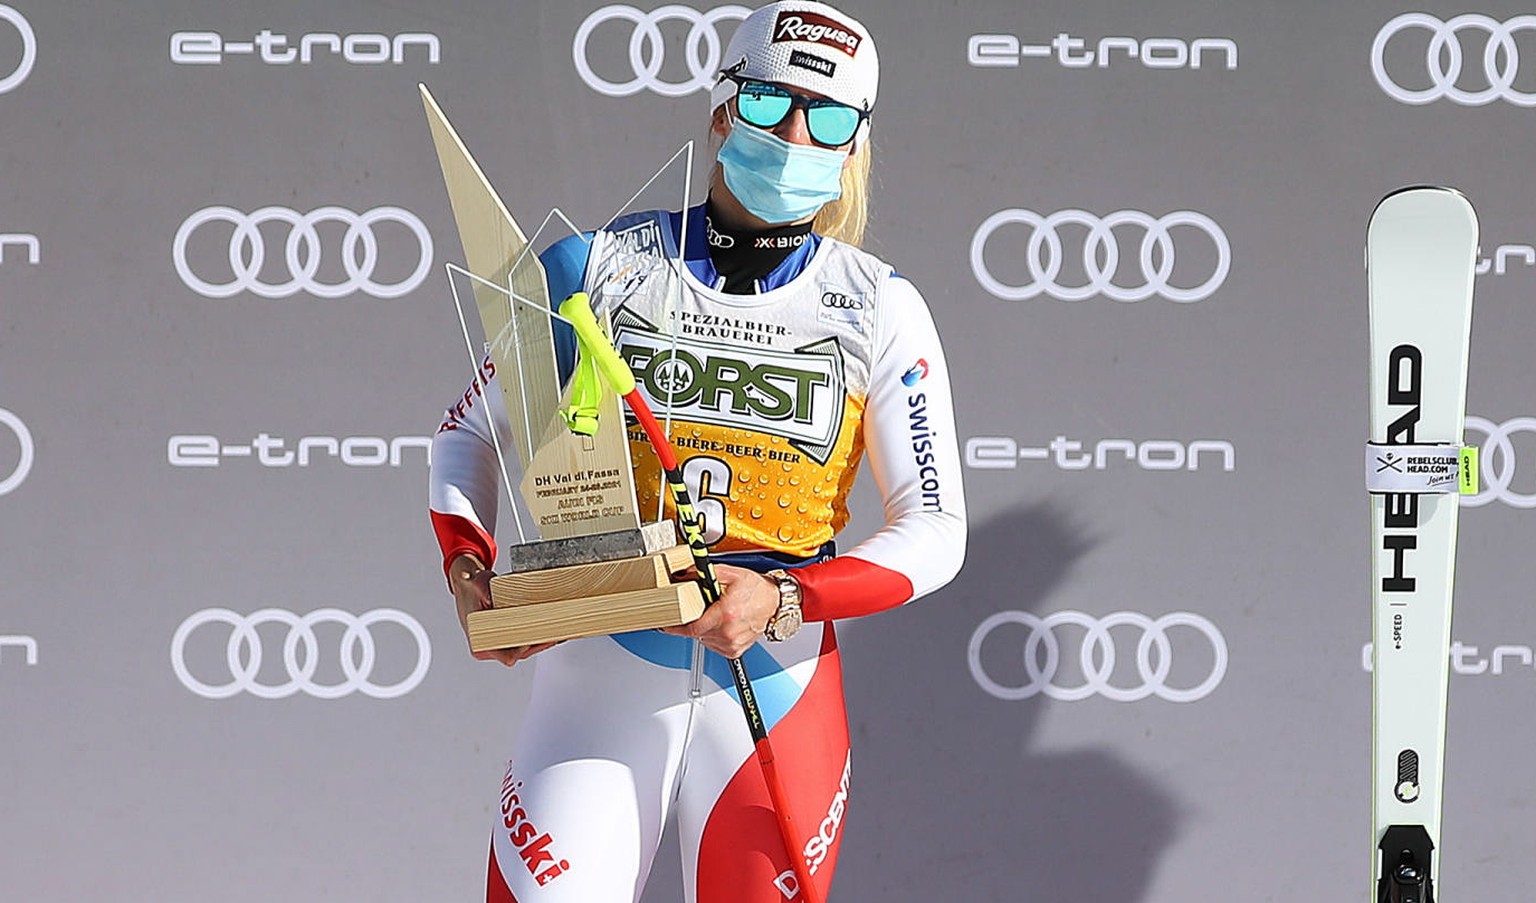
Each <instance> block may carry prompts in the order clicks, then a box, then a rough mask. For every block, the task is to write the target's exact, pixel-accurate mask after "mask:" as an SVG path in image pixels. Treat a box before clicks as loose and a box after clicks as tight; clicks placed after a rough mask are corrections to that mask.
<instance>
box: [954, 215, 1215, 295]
mask: <svg viewBox="0 0 1536 903" xmlns="http://www.w3.org/2000/svg"><path fill="white" fill-rule="evenodd" d="M1014 225H1017V226H1025V227H1027V228H1028V229H1029V233H1030V235H1029V241H1028V243H1027V244H1026V245H1025V248H1024V253H1023V254H1022V255H1021V254H1019V253H1017V248H1016V247H1015V248H1014V249H1013V250H1012V251H1011V252H1010V254H1009V255H1008V256H1009V259H1010V260H1013V259H1019V258H1021V257H1022V259H1023V261H1024V263H1025V265H1026V266H1027V267H1028V269H1029V281H1027V282H1024V283H1022V284H1019V285H1010V284H1009V283H1006V282H1003V281H1002V280H1001V279H998V278H997V277H996V276H994V275H993V274H992V271H991V270H990V269H988V268H987V262H986V250H987V244H988V242H990V241H991V240H992V237H993V234H994V233H996V232H997V230H999V229H1001V228H1003V227H1004V226H1014ZM1062 226H1081V227H1084V228H1086V229H1087V230H1088V234H1087V237H1086V239H1084V242H1083V250H1082V264H1083V272H1084V273H1085V274H1086V281H1085V282H1084V283H1083V284H1082V285H1063V284H1061V282H1060V281H1058V280H1059V278H1060V276H1061V269H1062V263H1063V262H1064V260H1065V243H1064V242H1063V241H1062V235H1061V231H1060V229H1061V227H1062ZM1122 226H1125V227H1133V228H1135V229H1139V230H1141V232H1142V236H1141V252H1140V254H1139V255H1138V258H1137V262H1138V265H1139V266H1140V268H1141V282H1140V284H1139V285H1133V286H1122V285H1117V284H1115V282H1114V278H1115V274H1116V271H1117V270H1118V269H1119V266H1120V248H1119V243H1118V242H1117V241H1116V238H1115V234H1114V230H1115V229H1117V228H1120V227H1122ZM1180 226H1185V227H1189V228H1190V229H1193V230H1194V231H1197V232H1199V233H1201V234H1203V235H1204V236H1205V239H1206V240H1207V241H1209V242H1210V243H1211V244H1212V245H1213V246H1214V247H1215V251H1216V264H1215V268H1214V270H1213V272H1212V273H1211V275H1210V276H1209V277H1207V278H1206V280H1205V281H1204V282H1202V283H1200V284H1199V285H1195V286H1193V287H1190V288H1181V287H1179V286H1176V285H1174V284H1173V283H1172V282H1171V281H1170V280H1171V278H1172V276H1173V268H1174V262H1175V261H1174V256H1175V255H1174V240H1173V232H1172V230H1173V229H1175V228H1177V227H1180ZM1231 267H1232V246H1231V245H1230V244H1229V243H1228V242H1227V235H1226V233H1225V232H1223V231H1222V230H1221V227H1220V226H1218V225H1216V221H1215V220H1213V219H1211V218H1210V217H1208V216H1206V215H1205V214H1203V213H1196V212H1195V211H1193V210H1178V211H1175V212H1173V213H1169V214H1167V215H1165V216H1160V217H1154V216H1151V215H1150V214H1146V213H1142V212H1141V211H1139V210H1117V211H1115V212H1114V213H1111V214H1109V215H1108V216H1102V217H1101V216H1095V215H1094V214H1092V213H1089V212H1088V211H1086V210H1058V211H1056V212H1055V213H1050V214H1045V215H1041V214H1039V213H1036V212H1034V211H1033V210H1020V209H1018V208H1010V209H1008V210H999V211H998V212H997V213H994V214H992V215H991V216H989V217H987V218H986V220H985V221H983V222H982V224H981V226H980V227H979V228H977V230H976V235H975V237H974V238H972V239H971V272H973V273H974V274H975V275H976V281H977V282H979V283H981V287H982V288H984V289H986V290H987V291H988V292H990V293H992V294H993V295H995V296H997V297H999V298H1001V299H1003V300H1004V301H1026V300H1028V299H1030V298H1035V297H1038V296H1039V295H1042V294H1044V295H1049V296H1050V297H1052V298H1056V299H1058V300H1061V301H1082V300H1083V299H1085V298H1091V297H1093V296H1095V295H1103V296H1105V297H1107V298H1112V299H1114V300H1115V301H1142V300H1145V299H1147V298H1150V297H1152V296H1153V295H1161V296H1162V297H1164V298H1167V299H1168V300H1170V301H1179V302H1184V303H1188V302H1193V301H1204V300H1205V299H1206V298H1209V297H1210V296H1211V295H1212V294H1214V293H1215V292H1216V290H1217V289H1218V288H1220V287H1221V284H1222V282H1223V281H1225V280H1226V278H1227V272H1228V271H1229V270H1230V269H1231Z"/></svg>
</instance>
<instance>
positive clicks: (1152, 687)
mask: <svg viewBox="0 0 1536 903" xmlns="http://www.w3.org/2000/svg"><path fill="white" fill-rule="evenodd" d="M1004 624H1018V625H1020V626H1022V627H1024V628H1025V629H1026V630H1028V631H1029V635H1028V638H1027V639H1025V641H1024V647H1023V658H1024V673H1025V676H1026V679H1025V681H1024V682H1023V683H1022V684H1019V685H1017V686H1009V685H1008V684H1004V683H1001V682H999V681H997V680H995V679H994V678H993V677H992V676H991V675H990V674H988V673H987V671H986V668H985V667H984V666H983V665H982V663H981V647H982V644H983V643H985V642H986V641H987V637H988V636H989V635H990V634H991V633H992V631H993V630H996V629H997V628H998V627H1001V626H1002V625H1004ZM1062 626H1072V627H1081V628H1083V629H1084V630H1085V631H1087V633H1086V634H1085V635H1084V637H1083V641H1082V647H1081V649H1079V651H1078V661H1079V663H1080V665H1081V668H1082V673H1083V682H1082V683H1080V684H1078V685H1076V686H1062V685H1060V684H1058V683H1056V676H1057V670H1058V668H1059V666H1060V664H1061V655H1062V652H1061V641H1060V640H1059V639H1058V638H1057V636H1056V628H1058V627H1062ZM1116 627H1133V628H1136V629H1137V630H1140V631H1141V638H1140V639H1139V640H1137V642H1136V673H1137V675H1138V677H1139V678H1140V683H1138V684H1137V685H1135V686H1129V687H1118V686H1115V685H1114V684H1112V683H1111V682H1110V678H1111V677H1112V676H1113V675H1114V672H1115V661H1116V658H1117V654H1116V649H1115V638H1114V637H1113V636H1112V635H1111V634H1110V631H1111V630H1112V629H1114V628H1116ZM1180 627H1182V628H1188V629H1189V630H1192V631H1194V633H1195V634H1197V635H1199V636H1201V637H1204V638H1205V640H1206V642H1207V643H1208V644H1209V646H1210V649H1211V651H1210V655H1211V669H1210V673H1209V674H1208V675H1206V677H1205V678H1204V679H1203V680H1201V681H1200V682H1199V683H1197V684H1195V685H1194V686H1191V687H1187V688H1179V687H1171V686H1169V685H1168V675H1169V672H1170V671H1171V670H1172V668H1173V644H1172V642H1171V641H1170V639H1169V632H1170V631H1171V630H1173V629H1174V628H1180ZM1154 649H1156V650H1157V652H1156V656H1155V661H1154V655H1153V650H1154ZM1042 651H1043V654H1044V660H1043V661H1042V659H1041V655H1042ZM966 659H967V662H968V663H969V664H970V668H971V677H972V678H974V679H975V680H976V683H977V685H978V686H980V687H981V688H982V689H983V690H985V691H986V692H987V693H989V694H991V695H993V696H996V697H997V698H998V699H1009V700H1012V699H1028V698H1029V697H1031V696H1035V695H1040V694H1043V695H1045V696H1048V697H1050V698H1051V699H1059V700H1062V701H1064V702H1075V701H1077V700H1080V699H1087V698H1088V697H1090V696H1093V695H1095V694H1097V695H1099V696H1103V697H1105V698H1106V699H1110V700H1113V701H1115V702H1135V701H1137V700H1140V699H1146V698H1147V697H1148V696H1153V695H1156V696H1158V697H1159V698H1162V699H1166V700H1168V701H1169V702H1194V701H1195V700H1197V699H1203V698H1204V697H1206V696H1208V695H1210V693H1211V691H1212V690H1214V689H1216V686H1217V685H1218V684H1220V683H1221V679H1222V677H1223V676H1225V675H1226V673H1227V641H1226V638H1225V637H1223V636H1222V635H1221V631H1220V630H1218V629H1217V628H1216V625H1215V624H1212V623H1211V622H1210V621H1208V620H1206V619H1205V618H1203V617H1201V616H1200V615H1197V614H1191V613H1190V612H1184V611H1176V612H1172V613H1170V614H1166V615H1163V616H1162V617H1160V618H1151V617H1148V616H1146V615H1144V614H1141V613H1140V612H1134V611H1117V612H1113V613H1111V614H1108V615H1105V616H1104V617H1102V618H1096V617H1094V616H1092V615H1087V614H1084V613H1082V612H1080V611H1058V612H1053V613H1051V614H1048V615H1046V616H1045V617H1043V618H1042V617H1039V616H1037V615H1034V614H1031V613H1029V612H1027V611H1000V612H998V613H996V614H994V615H992V616H990V617H988V618H987V619H986V620H984V621H982V622H981V623H980V624H979V625H977V627H976V631H975V632H974V633H972V634H971V642H970V646H969V648H968V649H967V650H966Z"/></svg>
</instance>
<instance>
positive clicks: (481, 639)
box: [469, 524, 704, 652]
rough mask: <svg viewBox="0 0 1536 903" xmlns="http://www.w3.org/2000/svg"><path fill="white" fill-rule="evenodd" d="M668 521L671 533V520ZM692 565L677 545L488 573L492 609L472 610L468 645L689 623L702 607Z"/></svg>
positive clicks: (689, 555) (499, 645)
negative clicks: (615, 556)
mask: <svg viewBox="0 0 1536 903" xmlns="http://www.w3.org/2000/svg"><path fill="white" fill-rule="evenodd" d="M665 526H666V527H667V528H668V529H669V531H670V528H671V526H672V525H671V524H666V525H665ZM673 541H674V542H675V538H674V539H673ZM629 554H630V555H635V554H636V552H633V551H632V552H630V553H629ZM692 564H693V555H692V553H691V552H690V551H689V549H688V547H687V546H685V545H674V546H671V547H670V548H665V549H662V550H660V551H655V552H651V553H649V554H644V555H642V556H640V557H629V558H622V559H618V560H609V561H597V562H587V563H582V564H573V565H566V566H563V567H553V568H543V569H539V570H527V571H519V572H517V573H511V574H502V575H500V576H497V577H492V578H491V604H492V606H494V607H493V608H491V609H489V610H487V611H475V612H470V614H469V645H470V648H471V649H473V650H474V651H476V652H482V651H485V650H487V649H505V648H507V647H509V646H529V645H532V644H534V643H549V642H554V641H556V640H571V639H576V638H577V637H587V636H604V635H607V634H610V633H624V632H626V631H630V630H648V629H651V628H655V627H672V626H675V625H677V624H686V623H688V622H689V621H692V620H694V619H695V618H697V617H698V616H699V615H701V614H703V612H704V597H703V595H702V594H701V593H700V592H699V586H698V584H697V583H695V582H693V580H692V579H691V576H690V575H689V573H688V571H689V568H690V566H691V565H692Z"/></svg>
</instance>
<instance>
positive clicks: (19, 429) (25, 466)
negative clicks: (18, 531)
mask: <svg viewBox="0 0 1536 903" xmlns="http://www.w3.org/2000/svg"><path fill="white" fill-rule="evenodd" d="M0 425H4V426H5V427H6V428H7V429H9V430H10V431H11V432H13V433H15V434H16V441H17V442H20V443H21V457H20V458H18V459H17V461H16V467H15V468H14V469H13V470H12V471H11V472H10V474H9V475H8V476H6V477H5V479H3V480H0V495H5V494H6V493H7V492H10V491H11V490H12V489H15V488H16V487H17V486H20V485H21V481H22V480H25V479H26V478H27V474H28V473H31V471H32V455H33V454H34V452H35V449H34V448H33V444H32V432H31V431H30V430H28V429H27V425H26V424H25V423H22V422H21V418H20V417H17V416H16V415H15V414H12V413H11V412H10V411H7V410H6V409H5V408H0Z"/></svg>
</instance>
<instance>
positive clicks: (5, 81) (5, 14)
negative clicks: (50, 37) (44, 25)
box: [0, 3, 37, 94]
mask: <svg viewBox="0 0 1536 903" xmlns="http://www.w3.org/2000/svg"><path fill="white" fill-rule="evenodd" d="M0 20H3V21H6V22H9V23H10V24H11V27H13V28H15V29H16V31H17V33H18V34H20V35H21V59H20V60H19V61H18V62H17V63H16V68H15V69H13V70H11V72H10V74H8V75H6V76H5V77H3V78H0V94H4V93H6V92H7V91H9V90H11V89H12V88H14V87H16V86H17V85H19V84H21V83H22V82H24V81H26V80H27V76H28V75H30V74H31V73H32V66H33V64H34V63H36V62H37V34H36V33H35V32H33V31H32V26H31V24H30V23H28V22H27V17H26V16H23V15H22V14H21V13H19V12H17V11H16V8H15V7H12V6H7V5H5V4H4V3H0ZM0 67H3V64H0Z"/></svg>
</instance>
